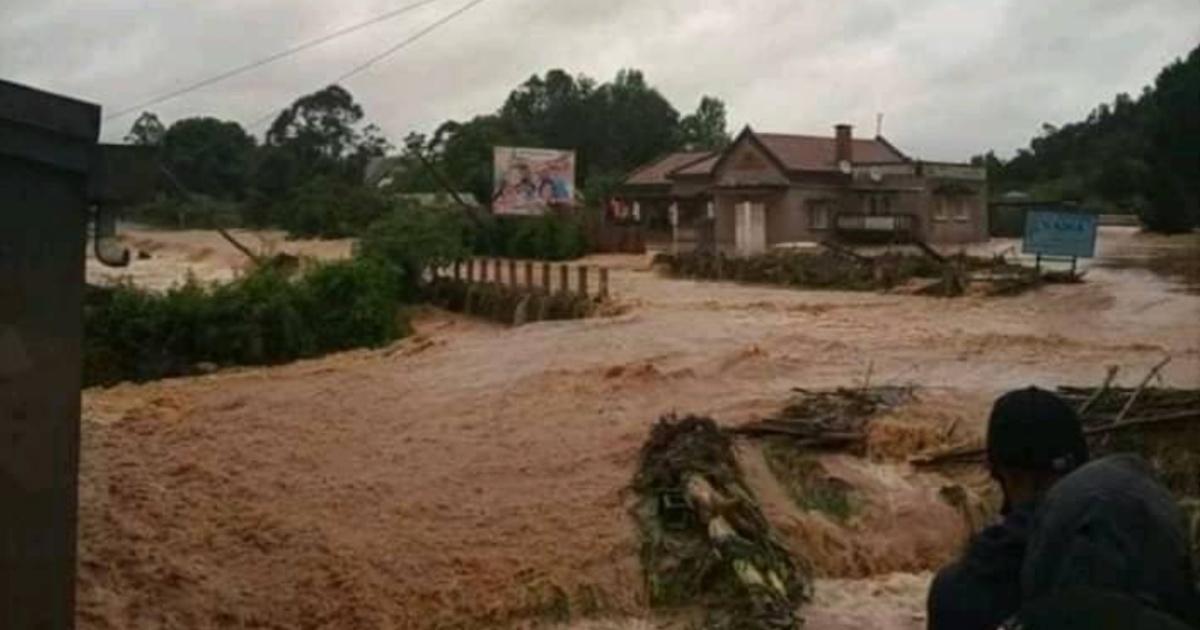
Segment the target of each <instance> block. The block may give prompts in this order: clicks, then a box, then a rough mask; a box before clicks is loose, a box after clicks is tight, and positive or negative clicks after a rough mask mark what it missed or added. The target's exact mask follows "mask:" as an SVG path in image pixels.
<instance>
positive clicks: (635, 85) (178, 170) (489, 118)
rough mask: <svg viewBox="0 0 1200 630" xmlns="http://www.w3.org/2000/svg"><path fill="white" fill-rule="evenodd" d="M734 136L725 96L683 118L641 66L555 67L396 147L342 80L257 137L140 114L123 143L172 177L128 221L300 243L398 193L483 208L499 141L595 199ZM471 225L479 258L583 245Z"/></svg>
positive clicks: (561, 254)
mask: <svg viewBox="0 0 1200 630" xmlns="http://www.w3.org/2000/svg"><path fill="white" fill-rule="evenodd" d="M729 139H730V138H729V133H728V131H727V130H726V114H725V105H724V103H722V102H721V101H720V100H718V99H715V98H712V97H707V96H706V97H704V98H703V99H701V101H700V103H699V106H698V107H697V109H696V110H695V112H694V113H691V114H687V115H682V114H680V112H679V111H678V110H676V109H675V107H674V106H673V105H672V104H671V103H670V102H668V101H667V99H666V98H665V97H663V96H662V94H660V93H659V92H658V91H657V90H656V89H655V88H653V87H652V86H650V85H649V84H648V83H647V82H646V79H645V77H644V76H643V75H642V73H641V72H639V71H637V70H624V71H622V72H620V73H618V74H617V76H616V77H615V78H614V79H613V80H612V81H609V82H605V83H598V82H596V81H595V80H593V79H591V78H588V77H586V76H582V75H580V76H572V75H570V74H568V73H566V72H564V71H562V70H551V71H549V72H546V73H545V75H544V76H537V75H535V76H533V77H531V78H530V79H529V80H527V81H526V82H524V83H523V84H521V85H520V86H518V87H517V88H516V89H515V90H513V91H512V92H511V93H510V94H509V95H508V97H507V98H506V99H505V100H504V102H503V104H502V105H501V106H500V107H499V108H498V109H497V110H496V111H495V112H494V113H491V114H486V115H482V116H477V117H475V118H472V119H471V120H469V121H465V122H459V121H453V120H452V121H447V122H445V123H443V124H442V125H440V126H439V127H438V128H437V129H436V130H435V131H434V132H433V133H432V134H431V135H426V134H421V133H412V134H410V135H409V136H408V137H407V138H405V141H404V143H403V146H402V147H400V148H399V150H398V151H393V149H395V147H393V146H392V145H391V144H390V143H389V142H388V140H387V139H386V138H384V137H383V135H382V134H381V133H380V130H379V129H378V127H376V126H375V125H373V124H370V123H369V122H368V121H367V120H366V117H365V114H364V112H363V109H362V107H361V106H360V105H359V104H358V103H357V102H356V101H355V100H354V98H353V96H352V95H351V94H350V93H349V92H348V91H346V90H345V89H343V88H342V87H340V86H336V85H335V86H330V87H328V88H325V89H323V90H321V91H318V92H315V93H313V94H310V95H307V96H304V97H303V98H300V99H299V100H297V101H296V102H295V103H293V104H292V105H291V106H290V107H288V108H287V109H285V110H284V111H282V112H281V113H280V114H279V116H278V117H277V118H276V119H275V121H274V122H273V124H272V125H271V126H270V128H269V129H268V130H267V132H266V134H265V136H264V138H263V141H262V142H261V143H259V142H258V141H257V139H256V138H255V137H254V136H253V135H251V134H250V133H248V132H247V130H246V129H244V128H243V127H242V126H241V125H239V124H238V123H236V122H232V121H223V120H219V119H216V118H212V117H197V118H187V119H182V120H179V121H176V122H175V123H174V124H172V125H171V126H170V127H169V128H167V127H164V125H163V124H162V122H161V121H160V120H159V119H158V117H157V116H156V115H155V114H153V113H150V112H147V113H144V114H142V116H141V117H140V118H139V119H138V120H137V121H136V122H135V123H134V125H133V128H132V129H131V130H130V132H129V135H128V136H127V138H126V140H127V142H130V143H133V144H139V145H147V146H153V147H156V148H157V155H158V159H159V161H160V162H161V164H162V165H163V166H164V167H165V168H166V169H167V171H168V172H169V173H170V174H171V176H170V177H168V178H166V180H167V181H164V184H163V191H162V194H161V195H160V197H159V200H158V201H156V202H154V203H152V204H148V205H146V206H143V207H141V208H138V209H136V210H135V211H134V212H133V213H132V217H131V218H133V219H135V220H141V221H146V222H151V223H156V224H161V225H168V226H174V227H181V228H182V227H199V228H204V227H212V226H214V225H222V226H230V225H235V224H240V225H245V226H248V227H280V228H283V229H285V230H287V231H288V232H289V233H291V234H292V235H294V236H298V237H322V238H334V237H343V236H353V235H357V234H358V233H360V232H361V231H362V230H363V229H364V228H365V227H366V226H368V225H370V224H371V223H372V222H373V221H375V220H377V219H379V218H380V217H382V216H384V215H385V214H386V213H387V212H388V210H389V208H390V207H391V206H392V205H393V200H394V197H395V196H396V195H398V194H404V193H432V192H439V191H441V190H443V189H444V188H445V187H447V186H449V187H451V188H453V189H454V190H457V191H467V192H470V193H471V195H472V196H473V197H474V200H473V201H475V202H478V203H480V204H481V205H483V206H486V205H487V204H488V202H489V201H490V197H491V191H492V150H493V147H495V146H500V145H507V146H534V147H551V148H567V149H574V150H575V151H576V156H577V180H578V184H579V188H580V190H581V191H582V192H583V197H584V202H585V204H586V203H591V204H593V205H595V204H598V202H599V200H600V199H602V198H603V196H604V195H605V194H606V193H607V192H608V191H609V190H610V189H611V188H612V187H613V186H614V185H616V184H617V183H619V181H620V178H621V177H622V176H623V175H624V174H625V173H627V172H628V171H630V170H631V169H633V168H634V167H636V166H638V165H640V164H642V163H644V162H647V161H649V160H651V159H653V158H655V157H657V156H659V155H661V154H664V153H667V152H669V151H673V150H676V149H679V148H682V147H705V148H716V147H720V146H723V145H725V144H726V143H728V142H729ZM389 153H392V154H393V155H392V156H391V157H390V158H388V159H387V160H384V161H382V162H376V165H377V167H379V168H378V169H376V170H383V171H385V176H380V177H375V178H373V180H372V184H370V185H368V184H366V183H365V180H366V175H367V167H368V165H369V164H371V163H372V161H373V160H375V159H376V158H383V157H385V156H388V155H389ZM171 179H174V180H175V181H170V180H171ZM380 181H382V182H384V185H383V186H382V187H380V186H378V185H376V183H377V182H380ZM181 191H187V192H186V193H184V192H181ZM444 205H452V204H450V200H449V199H447V200H446V203H445V204H444ZM472 227H473V228H474V231H473V232H472V233H471V235H470V236H469V242H470V244H471V245H472V246H473V247H476V248H478V249H479V250H480V251H481V253H488V254H497V255H514V256H523V257H542V258H568V257H573V256H578V255H579V254H581V253H582V251H583V250H582V248H583V243H582V229H581V227H580V226H579V225H578V221H577V220H571V219H562V218H559V219H543V220H540V221H520V220H517V221H497V220H495V219H492V218H490V217H487V216H485V213H481V215H480V217H477V220H476V221H475V222H474V223H473V224H472Z"/></svg>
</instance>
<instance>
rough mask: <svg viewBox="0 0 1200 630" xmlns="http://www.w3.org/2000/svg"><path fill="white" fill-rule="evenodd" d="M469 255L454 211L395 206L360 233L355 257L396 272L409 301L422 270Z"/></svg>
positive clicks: (413, 296)
mask: <svg viewBox="0 0 1200 630" xmlns="http://www.w3.org/2000/svg"><path fill="white" fill-rule="evenodd" d="M469 253H470V252H469V251H468V249H467V246H466V239H465V226H464V224H463V217H462V214H461V213H459V212H458V211H457V210H454V209H449V208H427V207H424V206H418V205H410V204H403V203H396V204H395V205H393V206H392V209H391V211H390V212H388V213H387V214H385V215H384V216H383V217H382V218H380V219H378V220H377V221H375V222H374V223H372V224H371V226H370V227H369V228H368V229H367V230H366V231H365V232H364V233H363V235H362V238H361V239H359V242H358V246H357V250H356V252H355V255H356V256H357V257H360V258H364V259H370V260H374V261H377V262H379V263H381V264H383V265H386V266H390V267H393V268H395V269H396V270H398V273H400V274H402V279H403V281H404V284H403V287H402V289H403V295H404V297H405V299H410V300H413V299H416V298H417V291H418V289H419V286H418V285H419V283H420V279H421V273H422V272H423V271H424V270H425V269H426V268H428V267H430V266H436V267H444V266H446V265H448V264H450V263H452V262H454V261H456V260H463V259H465V258H466V257H467V256H468V254H469Z"/></svg>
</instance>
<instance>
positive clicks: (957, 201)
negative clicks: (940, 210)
mask: <svg viewBox="0 0 1200 630" xmlns="http://www.w3.org/2000/svg"><path fill="white" fill-rule="evenodd" d="M968 210H969V208H968V207H967V198H966V197H964V196H961V195H960V196H958V197H955V198H954V220H955V221H966V220H967V219H969V218H971V217H970V215H969V214H968V213H967V211H968Z"/></svg>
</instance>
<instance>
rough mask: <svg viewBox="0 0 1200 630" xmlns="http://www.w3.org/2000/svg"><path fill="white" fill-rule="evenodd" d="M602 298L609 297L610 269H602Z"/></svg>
mask: <svg viewBox="0 0 1200 630" xmlns="http://www.w3.org/2000/svg"><path fill="white" fill-rule="evenodd" d="M600 297H601V298H607V297H608V267H601V268H600Z"/></svg>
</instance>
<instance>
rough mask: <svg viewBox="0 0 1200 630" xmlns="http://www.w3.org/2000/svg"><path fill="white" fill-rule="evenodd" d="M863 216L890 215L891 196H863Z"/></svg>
mask: <svg viewBox="0 0 1200 630" xmlns="http://www.w3.org/2000/svg"><path fill="white" fill-rule="evenodd" d="M862 211H863V214H869V215H881V214H891V213H892V196H891V195H882V194H874V195H865V196H864V197H863V204H862Z"/></svg>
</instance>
